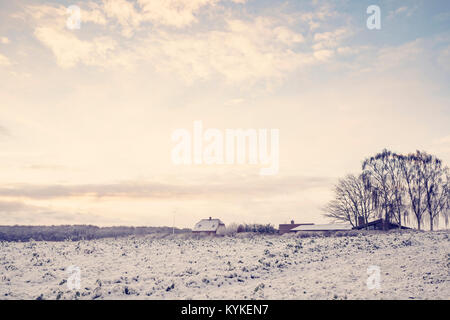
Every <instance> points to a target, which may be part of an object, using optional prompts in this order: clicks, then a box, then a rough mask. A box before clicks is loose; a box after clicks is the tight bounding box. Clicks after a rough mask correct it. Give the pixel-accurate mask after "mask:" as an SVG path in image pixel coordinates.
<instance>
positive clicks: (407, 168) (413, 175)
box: [398, 151, 427, 230]
mask: <svg viewBox="0 0 450 320" xmlns="http://www.w3.org/2000/svg"><path fill="white" fill-rule="evenodd" d="M398 159H399V164H400V168H401V172H402V176H403V180H404V184H405V188H406V191H407V194H408V197H409V204H410V208H411V210H412V212H413V213H414V216H415V218H416V221H417V228H418V229H419V230H420V229H421V227H422V221H423V215H424V213H425V211H426V209H427V206H426V201H425V199H424V197H425V182H424V179H423V174H422V169H423V166H422V162H421V157H420V152H419V151H417V152H416V153H415V154H409V155H407V156H403V155H398Z"/></svg>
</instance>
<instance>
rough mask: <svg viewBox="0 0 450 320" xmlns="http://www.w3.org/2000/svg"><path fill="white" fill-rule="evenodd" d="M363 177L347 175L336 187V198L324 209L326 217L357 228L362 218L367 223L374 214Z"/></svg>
mask: <svg viewBox="0 0 450 320" xmlns="http://www.w3.org/2000/svg"><path fill="white" fill-rule="evenodd" d="M366 182H367V181H365V180H364V178H363V176H362V175H360V176H355V175H351V174H350V175H347V176H346V177H345V178H344V179H340V180H339V181H338V183H337V184H336V185H335V187H334V194H335V198H334V199H333V200H331V201H330V202H329V203H328V204H327V205H326V206H325V208H324V209H323V211H324V212H325V216H326V217H329V218H332V219H334V220H340V221H347V222H350V224H351V225H352V226H354V227H355V226H357V225H358V223H359V218H360V217H362V218H363V220H364V222H365V223H367V222H368V220H369V218H370V215H371V213H372V207H371V195H370V191H369V190H368V189H367V188H366V186H365V183H366Z"/></svg>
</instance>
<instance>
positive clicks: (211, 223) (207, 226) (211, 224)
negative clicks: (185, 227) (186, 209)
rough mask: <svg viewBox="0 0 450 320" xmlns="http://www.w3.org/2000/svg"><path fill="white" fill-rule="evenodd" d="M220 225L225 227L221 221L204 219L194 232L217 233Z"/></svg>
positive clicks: (198, 223)
mask: <svg viewBox="0 0 450 320" xmlns="http://www.w3.org/2000/svg"><path fill="white" fill-rule="evenodd" d="M220 225H224V223H223V222H222V221H221V220H220V219H211V218H209V219H202V220H200V221H199V222H197V224H196V225H195V226H194V229H193V230H192V231H217V228H218V227H219V226H220Z"/></svg>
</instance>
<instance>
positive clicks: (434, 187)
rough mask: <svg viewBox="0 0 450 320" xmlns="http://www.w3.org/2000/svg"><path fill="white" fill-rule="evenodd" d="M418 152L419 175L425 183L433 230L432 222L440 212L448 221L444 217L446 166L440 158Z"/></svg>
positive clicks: (446, 181) (429, 216)
mask: <svg viewBox="0 0 450 320" xmlns="http://www.w3.org/2000/svg"><path fill="white" fill-rule="evenodd" d="M418 154H419V156H420V160H421V164H422V166H423V168H422V170H421V175H422V178H423V180H424V185H425V200H426V207H427V211H428V219H429V223H430V230H433V225H434V222H439V217H440V215H441V214H443V215H444V219H445V220H446V221H448V218H446V217H448V209H449V185H448V183H449V182H448V176H449V173H448V167H444V165H443V164H442V161H441V160H440V159H438V158H436V157H435V156H432V155H429V154H427V153H426V152H421V153H418Z"/></svg>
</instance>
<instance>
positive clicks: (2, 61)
mask: <svg viewBox="0 0 450 320" xmlns="http://www.w3.org/2000/svg"><path fill="white" fill-rule="evenodd" d="M10 65H11V61H9V59H8V58H7V57H5V56H4V55H2V54H0V67H1V66H4V67H5V66H10Z"/></svg>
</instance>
